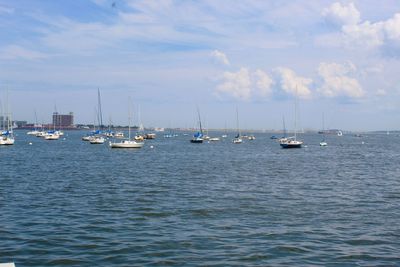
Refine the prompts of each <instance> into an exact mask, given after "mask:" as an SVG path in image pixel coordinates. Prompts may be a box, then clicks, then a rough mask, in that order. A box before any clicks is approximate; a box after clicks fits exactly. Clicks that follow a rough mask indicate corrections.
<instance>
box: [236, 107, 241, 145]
mask: <svg viewBox="0 0 400 267" xmlns="http://www.w3.org/2000/svg"><path fill="white" fill-rule="evenodd" d="M236 126H237V132H238V135H239V136H238V137H239V138H240V128H239V111H238V108H237V107H236Z"/></svg>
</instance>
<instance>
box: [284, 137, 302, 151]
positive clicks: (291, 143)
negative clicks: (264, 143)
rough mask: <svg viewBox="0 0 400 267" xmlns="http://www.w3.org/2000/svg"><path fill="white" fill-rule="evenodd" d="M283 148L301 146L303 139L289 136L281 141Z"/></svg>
mask: <svg viewBox="0 0 400 267" xmlns="http://www.w3.org/2000/svg"><path fill="white" fill-rule="evenodd" d="M279 144H280V145H281V147H282V148H301V146H302V145H303V142H302V141H299V140H296V137H295V136H293V137H288V138H286V139H285V140H282V141H280V142H279Z"/></svg>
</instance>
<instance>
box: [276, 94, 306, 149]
mask: <svg viewBox="0 0 400 267" xmlns="http://www.w3.org/2000/svg"><path fill="white" fill-rule="evenodd" d="M279 140H280V141H279V145H280V146H281V147H282V148H301V146H302V145H303V142H302V141H299V140H297V93H296V96H295V103H294V136H292V137H287V138H281V139H279Z"/></svg>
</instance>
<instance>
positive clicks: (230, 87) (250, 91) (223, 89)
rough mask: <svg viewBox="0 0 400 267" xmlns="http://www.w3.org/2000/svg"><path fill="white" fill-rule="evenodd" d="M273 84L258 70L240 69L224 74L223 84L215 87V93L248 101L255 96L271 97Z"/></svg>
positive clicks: (269, 78)
mask: <svg viewBox="0 0 400 267" xmlns="http://www.w3.org/2000/svg"><path fill="white" fill-rule="evenodd" d="M273 84H274V81H273V80H272V78H271V77H270V76H269V75H268V74H267V73H266V72H264V71H262V70H259V69H258V70H256V71H254V72H251V71H250V70H249V69H247V68H241V69H240V70H239V71H238V72H228V71H226V72H224V74H223V82H222V83H221V84H220V85H218V86H217V88H216V92H217V93H223V94H226V95H230V96H233V97H234V98H237V99H242V100H249V99H251V98H252V97H256V96H262V97H267V96H269V95H271V94H272V85H273Z"/></svg>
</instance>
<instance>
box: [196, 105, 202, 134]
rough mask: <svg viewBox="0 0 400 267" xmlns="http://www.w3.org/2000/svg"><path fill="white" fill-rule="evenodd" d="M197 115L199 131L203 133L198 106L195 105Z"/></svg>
mask: <svg viewBox="0 0 400 267" xmlns="http://www.w3.org/2000/svg"><path fill="white" fill-rule="evenodd" d="M197 115H198V116H199V126H200V133H201V134H203V128H202V127H201V118H200V110H199V107H197Z"/></svg>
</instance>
